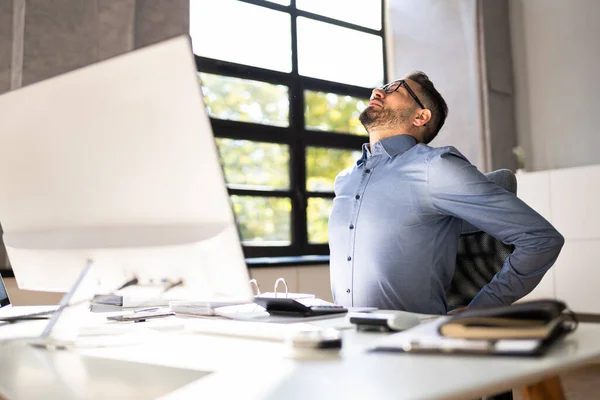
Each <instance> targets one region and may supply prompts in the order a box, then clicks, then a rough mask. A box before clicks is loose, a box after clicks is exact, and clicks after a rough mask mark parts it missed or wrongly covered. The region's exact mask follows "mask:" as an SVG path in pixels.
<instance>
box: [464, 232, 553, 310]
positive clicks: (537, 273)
mask: <svg viewBox="0 0 600 400" xmlns="http://www.w3.org/2000/svg"><path fill="white" fill-rule="evenodd" d="M563 244H564V238H563V237H562V235H561V234H560V233H558V232H557V231H554V233H553V234H552V235H549V236H545V237H543V238H538V239H537V240H536V243H535V244H534V245H533V246H527V247H519V246H518V245H517V247H516V248H515V251H514V252H513V253H512V254H511V255H510V256H509V257H508V258H507V259H506V261H505V263H504V266H503V268H502V270H501V271H500V272H499V273H498V274H496V276H494V278H493V279H492V281H491V282H490V283H488V284H487V285H486V286H484V287H483V289H481V290H480V291H479V293H477V295H476V296H475V298H474V299H473V300H472V301H471V303H470V304H469V306H470V307H481V306H488V305H500V304H511V303H513V302H515V301H516V300H518V299H520V298H522V297H523V296H525V295H527V294H528V293H529V292H531V291H532V290H533V289H534V288H535V287H536V286H537V285H538V283H539V282H540V281H541V280H542V278H543V277H544V274H545V273H546V271H548V270H549V269H550V267H552V265H553V264H554V262H555V261H556V259H557V258H558V255H559V253H560V250H561V248H562V246H563Z"/></svg>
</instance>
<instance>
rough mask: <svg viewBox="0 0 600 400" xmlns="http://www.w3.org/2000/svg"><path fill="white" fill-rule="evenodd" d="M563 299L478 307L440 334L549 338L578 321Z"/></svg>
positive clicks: (452, 321) (449, 323) (444, 326)
mask: <svg viewBox="0 0 600 400" xmlns="http://www.w3.org/2000/svg"><path fill="white" fill-rule="evenodd" d="M565 310H567V306H566V304H565V303H564V302H561V301H559V300H553V299H549V300H535V301H526V302H522V303H516V304H513V305H508V306H496V307H488V308H475V309H471V310H467V311H464V312H462V313H459V314H457V315H456V316H454V317H452V318H450V319H449V320H448V321H446V322H445V323H443V324H442V325H441V326H440V334H441V335H442V336H446V337H452V338H459V339H489V340H492V339H546V338H548V337H550V336H552V334H553V333H554V331H555V330H557V329H561V326H562V325H564V324H568V323H570V321H574V319H575V316H574V315H573V314H572V313H571V314H563V312H564V311H565Z"/></svg>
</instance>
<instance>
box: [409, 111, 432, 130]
mask: <svg viewBox="0 0 600 400" xmlns="http://www.w3.org/2000/svg"><path fill="white" fill-rule="evenodd" d="M429 121H431V111H429V109H428V108H426V109H424V110H419V114H417V116H416V117H415V119H414V120H413V125H414V126H425V124H427V123H428V122H429Z"/></svg>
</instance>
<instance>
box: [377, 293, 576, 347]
mask: <svg viewBox="0 0 600 400" xmlns="http://www.w3.org/2000/svg"><path fill="white" fill-rule="evenodd" d="M550 302H555V301H554V300H551V301H550ZM521 304H524V305H520V304H515V305H513V306H502V308H498V309H496V310H493V311H492V309H491V308H490V309H478V310H470V311H465V312H464V313H461V314H459V315H457V316H454V317H450V316H442V317H440V318H438V319H437V320H433V321H429V322H425V323H422V324H420V325H418V326H416V327H414V328H411V329H408V330H406V331H404V332H400V333H396V334H393V335H389V336H386V337H384V338H382V339H380V340H378V341H376V342H375V343H374V344H373V346H371V348H370V350H371V351H394V352H404V353H439V354H456V353H458V354H480V355H505V356H541V355H543V354H545V353H546V352H547V351H548V349H549V348H551V346H552V345H553V344H554V343H556V342H557V341H558V340H560V339H561V338H563V337H564V336H565V335H567V334H568V333H570V332H573V331H574V330H575V329H576V327H577V323H576V320H571V319H570V318H565V317H564V315H563V314H562V312H559V313H558V314H555V313H556V312H557V311H556V310H558V309H561V311H562V310H563V309H565V308H561V307H562V306H561V305H560V304H552V303H548V301H543V302H540V303H537V304H525V303H521ZM562 304H563V305H564V303H562ZM517 306H518V307H517ZM511 307H514V308H511ZM506 308H511V309H509V310H507V309H506ZM471 311H472V312H471ZM498 314H502V315H510V316H511V317H512V319H519V318H516V317H517V316H519V317H525V316H527V317H528V318H520V319H522V320H523V321H532V320H535V318H542V316H544V317H543V318H548V320H549V321H550V322H549V323H547V324H546V325H545V328H544V329H545V330H541V329H539V328H541V327H542V326H541V325H539V326H534V325H529V322H527V323H525V327H524V328H516V327H515V325H514V324H515V323H514V322H507V321H506V320H502V321H497V320H492V322H493V324H490V319H489V318H501V317H498V316H497V315H498ZM551 316H554V317H553V318H552V317H551ZM459 317H460V318H459ZM475 318H478V322H477V325H476V326H473V325H469V324H467V323H464V322H465V321H468V320H469V319H470V320H471V321H472V320H473V319H475ZM510 319H511V318H507V320H510ZM459 321H461V322H460V323H459ZM494 324H495V325H494ZM444 327H446V328H448V327H450V328H449V329H444ZM456 327H461V328H462V329H463V330H462V331H460V330H454V329H456ZM486 329H487V331H486ZM519 329H523V330H529V334H528V335H522V334H515V333H514V331H515V330H516V331H517V332H521V331H519ZM442 332H443V333H444V334H442ZM465 332H467V333H465ZM482 332H485V335H484V334H483V333H482ZM534 333H535V334H536V335H537V336H535V335H534Z"/></svg>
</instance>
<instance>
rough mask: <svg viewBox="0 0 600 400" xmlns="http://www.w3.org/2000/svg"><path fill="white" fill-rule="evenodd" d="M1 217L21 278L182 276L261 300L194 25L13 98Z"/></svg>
mask: <svg viewBox="0 0 600 400" xmlns="http://www.w3.org/2000/svg"><path fill="white" fill-rule="evenodd" d="M0 193H1V195H0V222H1V223H2V227H3V228H4V242H5V245H6V249H7V252H8V256H9V259H10V263H11V265H12V268H13V271H14V273H15V277H16V280H17V283H18V285H19V287H21V288H22V289H30V290H44V291H68V290H69V288H71V286H72V285H73V284H74V282H75V281H76V280H77V278H78V276H79V274H80V273H81V271H82V270H83V268H84V267H85V266H86V264H87V260H92V261H93V264H94V271H95V272H96V275H94V276H95V278H96V280H97V283H99V284H100V286H101V287H102V288H103V290H104V291H105V292H106V291H107V290H114V289H115V288H117V287H119V286H120V285H121V284H123V283H124V282H125V281H126V280H128V279H130V278H132V277H137V278H138V280H139V282H140V284H146V283H157V282H161V281H165V280H169V281H170V282H174V283H175V282H181V283H182V285H181V287H182V288H183V289H187V290H186V293H188V295H189V296H191V297H192V298H193V299H195V300H207V301H213V300H219V301H231V302H238V301H239V302H243V301H249V300H251V299H252V290H251V287H250V285H249V276H248V271H247V267H246V264H245V260H244V257H243V253H242V249H241V245H240V240H239V236H238V231H237V228H236V224H235V220H234V216H233V212H232V209H231V204H230V200H229V196H228V193H227V189H226V186H225V183H224V178H223V171H222V168H221V165H220V162H219V157H218V153H217V149H216V145H215V141H214V138H213V134H212V130H211V125H210V121H209V118H208V116H207V113H206V110H205V106H204V103H203V100H202V96H201V90H200V86H199V82H198V75H197V72H196V67H195V63H194V59H193V55H192V51H191V45H190V42H189V38H188V37H178V38H175V39H171V40H168V41H165V42H162V43H159V44H156V45H153V46H149V47H146V48H142V49H139V50H136V51H133V52H130V53H127V54H124V55H121V56H118V57H115V58H112V59H109V60H106V61H102V62H99V63H97V64H93V65H90V66H87V67H85V68H81V69H78V70H75V71H72V72H69V73H66V74H63V75H60V76H57V77H54V78H52V79H48V80H46V81H42V82H40V83H36V84H33V85H30V86H27V87H24V88H21V89H19V90H15V91H13V92H10V93H7V94H4V95H2V96H0Z"/></svg>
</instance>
